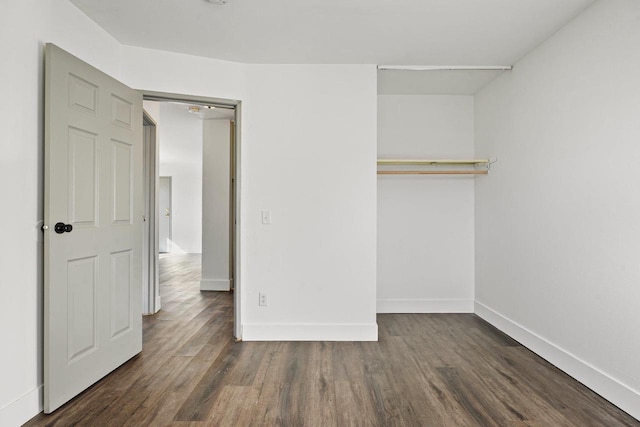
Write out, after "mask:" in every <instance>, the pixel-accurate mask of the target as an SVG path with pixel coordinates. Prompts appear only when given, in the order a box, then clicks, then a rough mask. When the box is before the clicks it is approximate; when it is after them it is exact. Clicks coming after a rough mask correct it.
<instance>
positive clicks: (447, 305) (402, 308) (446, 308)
mask: <svg viewBox="0 0 640 427" xmlns="http://www.w3.org/2000/svg"><path fill="white" fill-rule="evenodd" d="M377 312H378V313H473V300H472V299H379V300H378V301H377Z"/></svg>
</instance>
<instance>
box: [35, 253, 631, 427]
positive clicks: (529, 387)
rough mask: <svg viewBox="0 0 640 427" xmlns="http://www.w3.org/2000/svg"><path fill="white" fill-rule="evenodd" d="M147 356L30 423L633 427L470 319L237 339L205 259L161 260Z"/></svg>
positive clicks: (381, 319) (398, 321)
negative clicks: (357, 338) (343, 334)
mask: <svg viewBox="0 0 640 427" xmlns="http://www.w3.org/2000/svg"><path fill="white" fill-rule="evenodd" d="M161 271H162V273H161V280H162V291H161V294H162V303H163V309H162V311H161V312H160V313H158V314H156V315H154V316H149V317H145V319H144V349H143V351H142V353H141V354H140V355H138V356H137V357H135V358H134V359H132V360H131V361H129V362H127V363H126V364H125V365H123V366H122V367H120V368H119V369H117V370H116V371H115V372H113V373H112V374H111V375H109V376H108V377H106V378H104V379H103V380H102V381H100V382H99V383H98V384H96V385H94V386H93V387H91V388H90V389H89V390H87V391H86V392H84V393H83V394H81V395H80V396H78V397H77V398H75V399H74V400H73V401H71V402H70V403H68V404H67V405H65V406H64V407H62V408H61V409H59V410H58V411H56V412H55V413H54V414H51V415H43V414H40V415H38V416H37V417H35V418H34V419H32V420H31V421H30V422H29V423H27V424H26V425H28V426H43V425H48V426H53V425H56V426H70V425H83V426H123V425H127V426H168V425H171V426H209V425H216V426H249V425H251V426H272V425H282V426H608V427H612V426H640V422H638V421H637V420H635V419H634V418H632V417H630V416H629V415H627V414H625V413H624V412H622V411H621V410H620V409H618V408H616V407H615V406H613V405H611V404H610V403H608V402H607V401H605V400H604V399H602V398H601V397H599V396H598V395H596V394H595V393H593V392H591V391H590V390H589V389H587V388H586V387H584V386H583V385H581V384H580V383H578V382H576V381H575V380H573V379H572V378H570V377H568V376H567V375H565V374H564V373H562V372H561V371H559V370H557V369H555V368H554V367H553V366H552V365H550V364H548V363H546V362H545V361H544V360H542V359H540V358H539V357H537V356H536V355H535V354H533V353H531V352H530V351H528V350H527V349H526V348H524V347H522V346H520V345H519V344H518V343H517V342H515V341H513V340H511V339H510V338H509V337H507V336H505V335H504V334H502V333H500V332H499V331H497V330H496V329H494V328H493V327H491V326H490V325H488V324H487V323H485V322H484V321H482V320H481V319H479V318H478V317H476V316H474V315H471V314H433V315H431V314H382V315H378V325H379V333H380V340H379V342H368V343H364V342H356V343H354V342H242V343H236V342H234V340H233V338H232V313H233V308H232V295H231V294H229V293H218V292H203V293H201V292H199V290H198V285H199V279H200V277H199V274H200V258H199V256H195V255H181V256H163V257H162V259H161Z"/></svg>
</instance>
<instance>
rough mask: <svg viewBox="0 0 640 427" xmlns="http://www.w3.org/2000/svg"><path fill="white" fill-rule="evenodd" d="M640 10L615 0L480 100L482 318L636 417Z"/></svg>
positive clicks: (639, 370)
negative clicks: (486, 161) (485, 159)
mask: <svg viewBox="0 0 640 427" xmlns="http://www.w3.org/2000/svg"><path fill="white" fill-rule="evenodd" d="M639 22H640V2H637V1H635V0H607V1H599V2H597V3H595V5H594V6H593V7H591V8H590V9H588V10H587V11H586V12H585V13H584V14H582V15H581V16H579V17H578V18H577V19H576V20H574V21H573V22H572V23H571V24H569V25H568V26H567V27H565V28H564V29H563V30H561V31H560V32H559V33H557V34H556V35H555V36H553V37H552V38H551V39H549V40H548V41H547V42H546V43H544V44H543V45H542V46H540V47H539V48H538V49H536V50H535V51H534V52H533V53H531V54H530V55H528V56H527V57H526V58H524V59H523V60H522V61H520V62H519V63H517V64H516V66H515V68H514V71H513V72H512V73H508V74H505V75H504V76H503V77H501V78H499V79H498V80H496V81H495V82H493V83H492V84H491V85H490V86H489V87H487V88H486V89H484V90H483V91H481V92H480V93H479V94H478V96H477V98H476V144H477V148H476V150H477V152H478V154H482V155H486V154H488V155H491V156H497V157H498V159H499V161H498V163H497V164H495V165H494V167H493V169H492V172H491V174H490V175H489V176H488V177H487V178H488V179H483V180H477V181H476V278H477V282H476V283H477V288H476V298H477V307H476V310H477V312H478V313H479V314H480V315H482V316H483V317H485V318H486V319H487V320H489V321H490V322H492V323H494V324H495V325H497V326H498V327H500V328H501V329H503V330H505V331H506V332H507V333H509V335H511V336H513V337H515V338H516V339H518V340H519V341H521V342H522V343H523V344H525V345H527V346H529V347H530V348H532V349H533V350H534V351H536V352H537V353H539V354H541V355H542V356H544V357H546V358H547V359H548V360H550V361H551V362H552V363H554V364H555V365H557V366H558V367H560V368H561V369H563V370H565V371H566V372H568V373H569V374H571V375H572V376H574V377H575V378H577V379H578V380H580V381H582V382H583V383H585V384H586V385H587V386H589V387H591V388H593V389H594V390H595V391H597V392H599V393H601V394H602V395H603V396H605V397H606V398H608V399H610V400H611V401H612V402H614V403H615V404H617V405H618V406H620V407H621V408H622V409H624V410H626V411H628V412H629V413H630V414H632V415H633V416H635V417H636V418H640V363H639V362H638V361H640V335H639V334H640V332H639V331H640V310H639V307H640V285H639V284H640V263H639V262H638V260H639V254H640V221H639V218H640V197H639V195H640V172H639V169H638V160H640V78H639V75H640V73H639V70H640V50H639V49H638V46H640V25H639Z"/></svg>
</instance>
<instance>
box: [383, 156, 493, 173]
mask: <svg viewBox="0 0 640 427" xmlns="http://www.w3.org/2000/svg"><path fill="white" fill-rule="evenodd" d="M377 163H378V166H383V167H384V166H401V167H402V166H420V167H421V168H420V169H418V170H409V169H399V170H391V169H378V175H487V174H488V173H489V168H490V166H491V164H492V163H495V160H494V161H491V160H490V159H378V162H377ZM440 165H448V166H455V165H461V166H464V165H466V166H473V168H472V169H470V168H467V169H462V168H460V169H458V168H455V167H454V168H453V169H446V170H445V169H438V168H437V167H438V166H440ZM431 166H435V168H430V167H431ZM476 166H481V167H480V168H477V167H476Z"/></svg>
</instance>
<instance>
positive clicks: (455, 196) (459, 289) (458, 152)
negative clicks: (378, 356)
mask: <svg viewBox="0 0 640 427" xmlns="http://www.w3.org/2000/svg"><path fill="white" fill-rule="evenodd" d="M473 132H474V126H473V97H472V96H427V95H380V96H378V157H380V158H414V159H442V158H445V159H446V158H472V157H473V155H474V144H473V141H474V135H473ZM475 179H478V180H481V179H484V177H478V178H474V177H473V176H416V175H414V176H399V175H380V176H379V177H378V242H377V245H378V293H377V298H378V312H380V313H420V312H425V313H428V312H473V297H474V255H473V253H474V234H473V233H474V231H473V224H474V202H473V199H474V180H475Z"/></svg>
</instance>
